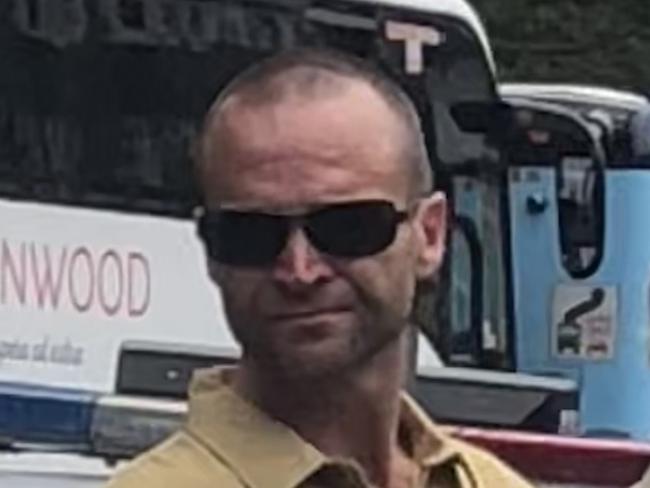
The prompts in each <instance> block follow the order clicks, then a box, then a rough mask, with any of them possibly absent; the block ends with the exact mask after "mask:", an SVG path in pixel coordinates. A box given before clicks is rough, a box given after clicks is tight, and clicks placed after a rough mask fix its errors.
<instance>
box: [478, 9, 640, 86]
mask: <svg viewBox="0 0 650 488" xmlns="http://www.w3.org/2000/svg"><path fill="white" fill-rule="evenodd" d="M473 3H474V5H475V7H476V8H477V10H478V11H479V13H480V14H481V16H482V18H483V20H484V21H485V23H486V25H487V28H488V35H489V37H490V40H491V42H492V45H493V47H494V49H495V56H496V60H497V65H498V67H499V75H500V78H501V79H502V80H507V81H548V82H570V83H581V84H590V85H600V86H609V87H614V88H620V89H628V90H633V91H637V92H642V93H646V94H650V3H648V2H647V0H616V1H614V0H474V1H473Z"/></svg>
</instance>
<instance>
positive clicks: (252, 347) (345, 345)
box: [231, 310, 408, 384]
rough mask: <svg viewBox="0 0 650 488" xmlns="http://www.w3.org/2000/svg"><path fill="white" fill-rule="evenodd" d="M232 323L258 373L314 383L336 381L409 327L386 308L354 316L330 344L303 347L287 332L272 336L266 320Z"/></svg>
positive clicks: (245, 353)
mask: <svg viewBox="0 0 650 488" xmlns="http://www.w3.org/2000/svg"><path fill="white" fill-rule="evenodd" d="M382 315H383V316H382ZM388 315H390V314H388ZM231 324H232V325H231V328H232V332H233V335H234V336H235V338H236V340H237V342H238V343H239V344H240V345H241V347H242V351H243V356H244V359H245V361H246V362H247V364H250V365H252V366H254V367H255V369H256V370H257V371H258V373H259V374H260V375H262V376H266V377H268V378H269V379H273V380H274V381H282V382H287V383H314V384H318V383H327V382H329V381H332V380H334V381H339V380H340V379H341V378H343V377H345V376H348V375H350V374H353V373H354V372H355V371H357V370H361V369H362V368H364V367H365V366H366V365H367V364H368V363H370V362H371V361H372V359H373V358H374V357H376V355H377V354H379V353H380V352H381V351H383V350H384V349H385V348H386V347H389V346H390V345H391V344H392V343H394V342H396V341H399V339H400V337H401V336H402V334H403V333H404V331H405V329H406V328H407V327H408V325H407V321H406V319H405V318H403V317H395V316H388V317H387V316H386V311H385V310H384V313H383V314H380V313H367V314H364V316H361V317H358V318H357V321H356V323H355V324H354V326H352V327H350V330H349V331H347V333H346V334H345V336H344V337H341V338H328V339H326V340H327V341H332V344H314V345H313V347H311V346H304V347H303V346H295V345H294V344H291V342H290V341H289V340H288V339H287V337H286V335H284V336H282V335H280V336H279V337H278V336H274V335H273V327H272V326H269V325H268V324H263V323H253V322H252V321H251V322H249V323H248V324H237V323H233V322H231ZM337 346H338V347H337Z"/></svg>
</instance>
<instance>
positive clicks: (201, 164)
mask: <svg viewBox="0 0 650 488" xmlns="http://www.w3.org/2000/svg"><path fill="white" fill-rule="evenodd" d="M351 82H363V83H365V84H367V85H368V86H369V87H371V88H372V89H373V90H374V91H375V92H376V93H377V94H378V95H379V96H380V97H381V99H382V100H383V101H384V102H385V103H386V105H387V106H388V108H389V109H390V111H391V112H392V113H393V114H394V115H395V117H396V120H397V121H398V126H399V131H400V132H401V133H400V134H399V135H398V140H399V141H400V142H399V144H400V145H401V146H402V147H401V148H400V154H401V158H400V159H401V160H402V161H401V162H402V163H403V164H404V165H405V167H406V168H407V170H408V171H409V173H410V174H409V176H410V178H409V180H410V184H409V186H410V193H411V195H412V196H413V197H416V196H420V195H424V194H427V193H429V192H430V191H431V190H432V186H433V181H432V180H433V176H432V171H431V166H430V163H429V159H428V156H427V151H426V145H425V142H424V136H423V134H422V130H421V126H420V120H419V117H418V114H417V111H416V109H415V107H414V105H413V103H412V101H411V100H410V98H409V97H408V96H407V95H406V93H405V92H404V91H403V90H402V89H401V88H400V87H399V86H398V85H397V84H396V83H395V82H394V81H392V80H391V79H389V78H388V77H386V76H385V75H383V74H382V73H381V72H380V71H379V70H377V69H375V68H374V67H372V66H371V65H369V64H368V63H366V62H364V61H363V60H361V59H358V58H354V57H352V56H348V55H345V54H341V53H338V52H334V51H326V50H311V49H301V50H293V51H287V52H284V53H281V54H279V55H276V56H273V57H271V58H268V59H266V60H265V61H263V62H262V63H259V64H255V65H254V66H252V67H251V68H249V69H248V70H246V71H244V72H243V73H242V74H240V75H239V76H238V77H236V78H235V79H234V80H233V81H232V82H231V83H230V84H229V85H228V86H227V87H226V88H225V89H224V90H223V91H222V92H221V93H220V94H219V96H218V98H217V99H216V100H215V101H214V103H213V104H212V106H211V107H210V110H209V111H208V113H207V115H206V117H205V120H204V124H203V128H202V131H201V134H200V137H199V139H198V141H197V146H196V147H195V158H194V160H195V165H196V166H195V170H196V176H197V182H198V185H199V189H200V190H201V192H204V188H202V187H201V185H202V181H203V176H204V175H205V172H206V166H207V165H208V164H210V165H213V164H218V161H215V160H214V159H215V158H214V157H213V154H215V148H214V147H213V146H214V144H218V143H219V141H218V138H214V137H207V135H208V134H212V133H213V132H214V131H215V130H216V129H215V126H218V125H219V122H220V121H221V119H222V118H223V116H224V115H225V114H227V113H228V112H230V111H236V110H237V107H245V108H248V109H250V108H255V107H259V108H262V107H264V108H267V107H269V106H279V105H281V104H282V103H283V102H285V101H287V100H296V99H299V100H304V101H305V102H309V101H310V100H314V99H326V98H335V97H337V96H340V95H341V94H343V93H345V92H346V90H347V89H348V88H349V87H350V84H351Z"/></svg>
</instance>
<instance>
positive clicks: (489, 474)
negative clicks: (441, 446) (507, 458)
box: [447, 437, 533, 488]
mask: <svg viewBox="0 0 650 488" xmlns="http://www.w3.org/2000/svg"><path fill="white" fill-rule="evenodd" d="M447 441H448V442H449V443H450V444H451V445H452V446H453V447H454V449H455V450H456V451H457V452H459V453H460V455H461V456H462V458H463V460H464V461H465V463H466V465H467V468H468V470H469V471H470V473H471V475H472V476H473V477H474V478H476V480H477V481H478V485H479V486H499V487H503V488H532V487H533V484H532V483H531V482H529V481H527V480H526V479H525V478H524V477H523V476H522V475H520V474H519V473H517V472H516V471H515V470H514V469H512V468H511V467H510V466H508V465H507V464H506V463H505V462H503V461H502V460H500V459H499V458H498V457H497V456H495V455H494V454H492V453H490V452H488V451H486V450H485V449H482V448H480V447H477V446H474V445H472V444H470V443H468V442H466V441H463V440H460V439H456V438H453V437H450V438H448V439H447Z"/></svg>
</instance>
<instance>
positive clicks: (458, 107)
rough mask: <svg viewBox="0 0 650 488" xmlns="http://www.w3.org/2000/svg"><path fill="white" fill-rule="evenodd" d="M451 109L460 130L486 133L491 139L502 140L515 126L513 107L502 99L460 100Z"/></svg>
mask: <svg viewBox="0 0 650 488" xmlns="http://www.w3.org/2000/svg"><path fill="white" fill-rule="evenodd" d="M450 110H451V116H452V118H453V119H454V122H455V123H456V125H457V126H458V128H459V129H460V130H462V131H463V132H468V133H472V134H485V135H486V136H487V137H488V138H489V139H491V140H495V141H501V140H502V139H503V137H504V136H505V135H506V134H508V133H509V132H510V130H511V128H512V126H513V110H512V107H511V106H510V105H509V104H508V103H505V102H502V101H499V102H485V101H471V102H458V103H455V104H453V105H452V106H451V109H450Z"/></svg>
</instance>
